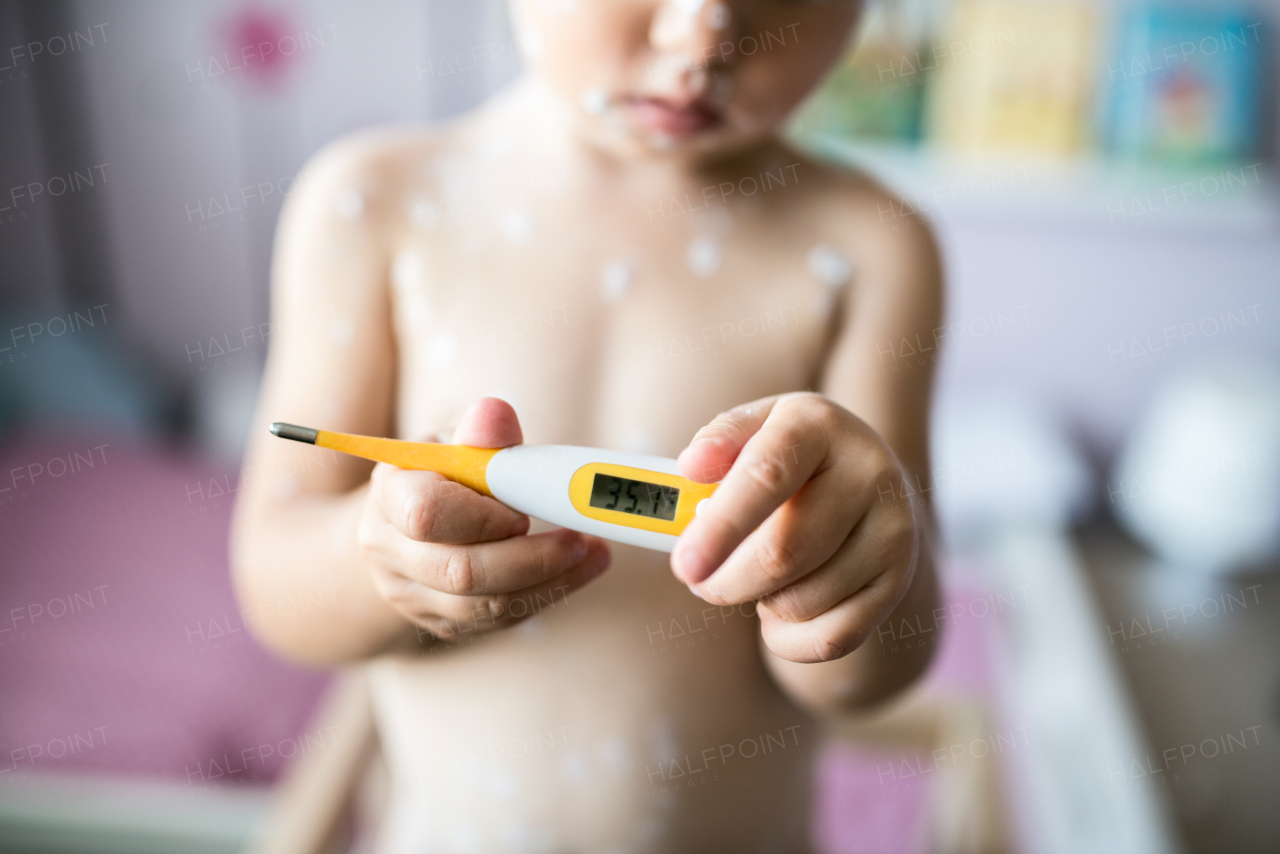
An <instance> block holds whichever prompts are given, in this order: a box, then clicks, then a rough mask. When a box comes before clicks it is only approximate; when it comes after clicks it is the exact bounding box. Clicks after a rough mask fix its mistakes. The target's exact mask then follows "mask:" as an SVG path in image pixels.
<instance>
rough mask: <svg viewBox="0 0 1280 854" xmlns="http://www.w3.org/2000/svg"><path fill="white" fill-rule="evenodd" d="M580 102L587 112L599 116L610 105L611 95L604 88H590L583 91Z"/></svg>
mask: <svg viewBox="0 0 1280 854" xmlns="http://www.w3.org/2000/svg"><path fill="white" fill-rule="evenodd" d="M579 103H581V104H582V109H583V110H584V111H585V112H587V113H590V114H591V115H593V116H598V115H600V114H601V113H603V112H604V111H605V108H606V107H608V106H609V96H608V95H607V94H605V91H604V90H603V89H588V90H587V91H585V92H583V93H582V98H581V99H580V101H579Z"/></svg>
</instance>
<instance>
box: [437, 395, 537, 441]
mask: <svg viewBox="0 0 1280 854" xmlns="http://www.w3.org/2000/svg"><path fill="white" fill-rule="evenodd" d="M453 441H454V443H455V444H458V445H471V446H472V447H475V448H506V447H509V446H511V445H519V444H520V443H521V442H523V441H524V434H523V433H521V432H520V419H519V418H517V417H516V411H515V410H514V409H512V408H511V404H509V403H507V402H506V401H505V400H500V399H498V398H496V397H482V398H480V399H479V400H477V401H476V402H475V403H473V404H471V407H470V408H469V409H467V411H466V412H464V413H463V415H462V420H461V421H459V422H458V427H457V429H456V430H454V431H453Z"/></svg>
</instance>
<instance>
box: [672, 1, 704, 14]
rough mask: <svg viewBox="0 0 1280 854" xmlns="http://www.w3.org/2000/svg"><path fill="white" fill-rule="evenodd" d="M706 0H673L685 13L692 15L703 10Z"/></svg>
mask: <svg viewBox="0 0 1280 854" xmlns="http://www.w3.org/2000/svg"><path fill="white" fill-rule="evenodd" d="M705 3H706V0H672V4H673V5H674V6H675V7H676V8H677V9H679V10H680V11H681V12H682V13H684V14H685V15H689V16H690V17H692V16H694V15H696V14H698V13H699V12H701V11H702V7H703V5H704V4H705Z"/></svg>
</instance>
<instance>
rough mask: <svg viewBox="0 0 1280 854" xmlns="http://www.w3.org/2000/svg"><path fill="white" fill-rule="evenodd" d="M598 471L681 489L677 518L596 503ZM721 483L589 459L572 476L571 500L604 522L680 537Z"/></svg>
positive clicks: (570, 483)
mask: <svg viewBox="0 0 1280 854" xmlns="http://www.w3.org/2000/svg"><path fill="white" fill-rule="evenodd" d="M597 474H605V475H611V476H613V477H621V478H626V479H627V480H640V481H644V482H646V483H653V484H657V485H658V486H670V487H674V488H676V489H678V490H680V497H679V498H678V499H677V500H676V518H674V519H672V520H671V521H670V522H668V521H667V520H666V519H656V518H654V517H652V516H637V515H635V514H632V513H624V512H622V511H621V510H606V509H604V508H603V507H592V506H591V487H592V485H593V484H594V483H595V479H596V475H597ZM718 485H719V484H715V483H694V482H693V481H691V480H689V479H688V478H685V477H681V476H680V475H678V474H666V473H665V472H660V471H653V470H651V469H638V468H633V467H631V466H620V465H615V464H613V463H587V464H586V465H585V466H582V467H581V468H580V469H578V470H577V471H575V472H574V473H573V477H571V478H570V479H569V500H570V501H571V502H572V503H573V508H574V509H575V510H577V511H578V512H579V513H581V514H582V515H583V516H586V517H587V518H588V519H596V520H598V521H600V522H608V523H609V524H611V525H623V526H625V527H628V528H640V529H641V530H644V531H656V532H657V533H659V534H671V535H673V536H676V537H678V536H680V533H681V532H682V531H683V530H684V529H685V526H686V525H688V524H689V522H690V521H692V519H693V514H694V511H696V510H697V508H698V502H699V501H701V500H703V499H704V498H709V497H710V496H711V493H713V492H715V491H716V487H717V486H718Z"/></svg>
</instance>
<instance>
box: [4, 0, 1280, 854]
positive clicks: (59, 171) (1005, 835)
mask: <svg viewBox="0 0 1280 854" xmlns="http://www.w3.org/2000/svg"><path fill="white" fill-rule="evenodd" d="M1277 24H1280V2H1277V0H1266V1H1265V2H1263V0H1254V2H1248V3H1240V4H1237V3H1223V2H1209V0H1205V2H1199V3H1194V2H1177V3H1172V2H1169V3H1166V2H1157V3H1151V2H1142V3H1138V2H1107V3H1104V2H1101V0H1099V1H1098V2H1089V0H898V2H871V3H869V4H868V6H867V15H866V19H865V22H864V26H863V27H862V29H861V31H860V32H859V35H858V38H857V40H856V43H854V44H852V45H851V46H850V50H849V54H848V56H847V58H846V59H845V60H844V61H843V62H842V63H841V64H840V66H839V67H838V68H837V69H836V70H835V71H834V72H833V74H832V75H831V77H830V78H829V79H828V81H827V82H826V83H825V84H824V86H823V87H822V89H821V90H820V91H819V92H817V93H816V94H815V95H814V97H813V98H812V99H811V100H810V101H809V102H808V103H807V104H806V105H804V106H803V107H802V108H801V110H800V111H798V113H797V115H796V116H795V119H794V123H793V127H792V130H791V133H792V135H793V137H794V139H795V141H796V144H797V145H800V146H802V147H804V148H806V149H808V150H810V151H811V152H813V153H814V154H816V155H818V156H821V157H824V158H828V159H831V160H835V161H838V162H845V163H850V164H856V165H859V166H861V167H863V168H865V169H868V170H870V171H872V172H874V173H875V174H877V175H878V176H879V177H880V178H881V179H882V180H884V181H885V182H886V183H887V184H889V185H890V186H891V187H892V188H894V189H895V190H896V191H897V192H898V193H900V194H901V197H902V199H903V203H902V204H901V205H897V206H893V207H891V208H890V209H888V210H885V211H882V212H881V219H882V221H883V222H884V224H885V225H886V227H889V228H918V227H920V225H921V224H922V223H924V222H929V223H932V224H933V226H934V228H935V229H936V230H937V233H938V236H939V239H940V242H941V245H942V248H943V252H944V257H945V262H946V267H947V276H948V282H949V287H950V296H949V305H948V316H947V320H946V325H945V326H944V327H943V328H941V329H940V330H938V331H937V332H936V333H935V336H934V338H933V340H930V341H918V340H917V341H910V342H908V341H905V340H904V341H902V342H897V343H894V342H885V347H884V349H883V351H882V352H881V361H882V367H883V369H884V370H886V371H892V372H907V371H910V370H912V369H913V368H919V367H920V366H921V365H923V364H926V360H928V361H929V362H932V361H935V360H936V361H937V364H938V366H939V386H938V394H937V400H936V407H935V435H934V449H935V461H934V465H935V470H934V486H933V490H934V493H935V500H936V504H937V507H938V508H939V514H940V518H941V521H942V525H943V532H944V538H945V549H946V555H947V557H946V561H945V569H944V572H945V585H946V588H947V596H948V606H947V610H946V614H945V617H944V619H946V620H948V621H949V622H948V625H947V626H946V627H945V628H946V629H947V634H946V640H945V641H944V649H943V651H942V654H941V655H940V656H939V660H938V663H937V665H936V667H935V669H934V672H933V673H932V674H931V676H930V678H929V680H928V681H927V684H925V685H924V686H922V687H921V688H920V689H919V690H917V691H915V692H913V693H912V695H911V696H909V697H907V698H905V699H904V701H903V702H901V703H899V704H897V705H896V706H895V707H894V708H893V709H890V710H886V711H885V712H884V713H881V714H877V715H875V716H871V717H867V718H859V719H856V720H853V719H851V720H849V721H847V722H845V723H842V724H841V726H840V727H838V728H837V729H838V730H839V732H838V736H839V737H838V738H837V739H835V740H834V741H833V743H832V746H831V747H830V749H829V750H828V751H827V753H826V754H824V758H823V762H822V764H821V766H820V768H819V771H818V773H819V775H820V786H819V793H820V797H819V805H818V810H817V814H816V815H815V817H814V822H815V832H816V835H817V838H818V839H819V842H820V843H821V845H822V850H823V851H826V852H847V853H848V854H852V853H853V852H864V851H865V852H878V854H889V852H897V851H902V852H907V851H1032V852H1041V851H1044V852H1084V851H1099V852H1102V851H1106V852H1147V851H1150V852H1158V851H1196V852H1199V851H1205V852H1210V851H1250V852H1252V851H1257V852H1263V851H1274V850H1276V845H1277V842H1276V840H1278V839H1280V811H1277V810H1276V809H1275V805H1276V804H1277V803H1278V802H1280V584H1278V577H1277V575H1276V570H1277V567H1278V566H1280V558H1278V557H1277V555H1278V553H1280V373H1278V372H1280V314H1278V313H1277V292H1278V291H1277V286H1278V285H1280V197H1278V195H1277V190H1276V181H1275V175H1276V165H1275V159H1276V140H1277V130H1280V115H1278V114H1277V110H1276V103H1277V99H1276V91H1277V75H1278V73H1280V71H1278V69H1277V47H1276V39H1275V35H1276V32H1277V30H1276V27H1277ZM519 70H520V64H519V58H518V56H517V54H516V50H515V46H514V43H513V40H512V37H511V32H510V30H509V27H508V24H507V21H506V9H505V4H504V3H503V2H497V0H468V2H463V0H380V1H379V2H362V3H359V4H356V3H354V2H341V3H339V2H319V1H318V0H289V2H280V3H275V2H270V3H268V2H249V3H241V2H189V3H184V4H170V3H160V2H141V1H140V0H139V1H137V2H70V0H50V2H13V0H0V851H47V852H54V851H57V852H72V851H76V852H99V851H122V852H124V851H133V852H136V851H209V852H214V851H228V852H229V851H239V850H248V849H250V848H253V847H254V846H258V850H274V851H280V850H291V851H294V850H296V851H305V850H314V851H319V850H326V846H328V849H327V850H335V851H336V850H359V846H360V845H361V842H360V840H361V838H362V836H361V833H360V826H361V821H366V820H373V821H376V818H375V819H367V818H361V817H362V816H366V817H367V816H369V815H376V811H377V803H378V797H377V785H376V784H375V783H370V782H368V780H367V779H366V778H369V772H368V771H367V769H368V768H369V767H372V766H374V765H376V758H375V759H370V758H369V756H370V753H376V748H375V747H372V746H371V745H370V743H369V742H368V739H367V738H366V737H365V736H363V735H361V733H363V732H364V730H363V729H362V728H361V726H360V725H358V721H360V720H361V719H362V718H361V715H362V714H364V711H363V710H361V709H360V708H359V703H358V702H355V701H352V700H351V699H350V694H349V693H344V691H343V680H342V679H341V678H338V679H336V680H335V679H334V678H333V677H331V676H330V675H328V674H320V673H314V672H304V671H299V670H297V669H295V668H293V667H290V666H288V665H285V664H283V663H281V662H279V661H277V660H275V659H274V658H272V657H271V656H269V655H268V654H267V653H265V652H263V651H261V650H260V649H259V648H258V647H256V646H255V645H254V644H253V642H252V641H251V640H250V639H249V636H248V633H247V631H246V629H247V625H246V620H247V619H249V618H248V617H246V615H244V614H242V613H241V612H240V611H239V610H238V606H237V604H236V602H235V600H234V597H233V596H232V593H231V589H230V584H229V580H228V577H227V557H226V538H227V529H228V522H229V517H230V508H231V505H232V503H233V501H234V499H235V494H236V490H237V487H238V482H239V480H240V479H241V477H242V476H245V475H246V474H248V473H244V472H241V471H240V468H239V458H240V453H241V449H242V447H243V443H244V437H245V431H246V425H247V423H248V419H249V413H250V408H251V406H252V403H253V400H254V398H255V395H256V391H257V384H258V380H259V376H260V373H261V369H262V365H263V358H264V356H265V354H266V350H267V347H268V345H269V343H270V338H271V318H270V316H269V314H268V310H267V292H268V266H269V261H270V254H271V245H272V239H273V234H274V228H275V222H276V217H277V215H278V213H279V210H280V206H281V203H282V202H283V200H284V199H285V197H286V196H287V195H288V193H289V191H290V188H291V186H292V183H293V180H294V176H296V175H297V173H298V171H299V169H300V168H301V166H302V165H303V163H304V162H305V161H306V160H307V158H308V157H310V156H311V155H312V154H314V153H315V152H316V151H317V150H318V149H319V148H320V147H321V146H323V145H324V144H325V143H327V142H329V141H331V140H333V139H334V138H336V137H339V136H341V135H343V134H346V133H348V132H351V131H354V130H358V129H361V128H365V127H369V126H374V125H381V124H386V123H392V122H435V121H440V120H443V119H446V118H448V117H450V116H453V115H455V114H457V113H459V112H461V111H464V110H466V109H467V108H469V107H471V106H473V105H474V104H476V103H478V102H479V101H480V100H482V99H483V98H484V97H485V96H486V95H488V94H489V93H491V92H493V91H495V90H497V89H498V88H500V87H501V86H503V85H504V84H505V83H507V82H509V81H511V80H512V79H514V78H515V77H516V76H517V75H518V74H519ZM939 353H941V355H939ZM315 606H317V603H311V602H297V603H287V607H296V608H299V609H306V608H309V607H315ZM282 607H286V604H284V603H282ZM914 634H915V632H914V631H913V630H912V629H911V627H907V626H900V627H892V626H891V627H888V632H887V634H886V632H885V630H883V629H882V632H881V638H880V642H882V643H885V644H887V645H890V646H892V645H894V644H901V645H905V644H909V643H911V642H912V641H911V637H912V636H913V635H914ZM917 642H918V641H917ZM353 721H356V722H357V723H352V722H353ZM939 757H941V758H939ZM339 778H341V779H345V780H352V781H356V782H355V783H352V784H350V785H345V784H343V785H339V784H336V783H335V784H333V785H330V786H328V787H326V786H325V785H321V784H319V783H316V781H318V780H336V779H339ZM309 781H310V782H309ZM352 792H355V795H354V797H352V796H350V795H351V793H352ZM308 804H309V805H310V806H307V805H308ZM318 804H319V805H324V806H325V809H324V810H322V809H321V808H320V807H319V806H317V805H318ZM353 804H354V805H353ZM299 805H303V806H299ZM325 810H327V812H326V811H325ZM322 814H323V816H325V817H322V818H316V817H317V816H321V815H322ZM300 815H301V816H304V817H305V816H311V817H312V818H313V820H312V821H311V822H310V823H311V824H312V825H315V826H314V827H312V828H311V829H307V830H298V829H297V825H298V824H299V822H301V823H303V824H306V823H307V822H306V821H304V820H300V819H299V816H300ZM291 822H293V824H291ZM282 839H288V840H291V841H290V842H288V843H283V842H280V840H282ZM353 840H354V841H353ZM282 845H285V846H286V847H281V846H282ZM287 845H292V846H293V847H291V848H289V847H287ZM272 846H274V847H272ZM352 846H354V849H353V848H352Z"/></svg>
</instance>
